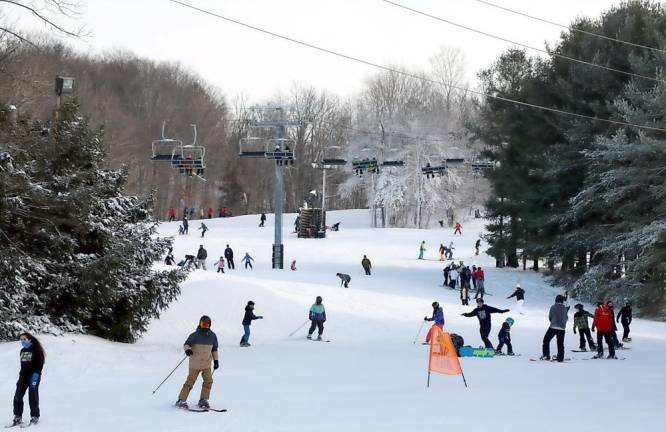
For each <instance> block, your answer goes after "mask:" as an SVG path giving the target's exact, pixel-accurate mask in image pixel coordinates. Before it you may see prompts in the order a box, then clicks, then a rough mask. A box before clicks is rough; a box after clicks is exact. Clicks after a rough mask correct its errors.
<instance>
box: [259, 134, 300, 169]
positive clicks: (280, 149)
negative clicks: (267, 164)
mask: <svg viewBox="0 0 666 432" xmlns="http://www.w3.org/2000/svg"><path fill="white" fill-rule="evenodd" d="M295 144H296V142H295V141H294V140H292V139H289V138H273V139H269V140H268V141H267V142H266V151H265V157H266V159H269V160H274V161H275V163H277V164H278V165H293V164H294V161H295V160H296V157H295V155H294V150H293V149H294V146H295Z"/></svg>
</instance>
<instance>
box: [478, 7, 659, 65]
mask: <svg viewBox="0 0 666 432" xmlns="http://www.w3.org/2000/svg"><path fill="white" fill-rule="evenodd" d="M474 1H476V2H478V3H482V4H484V5H487V6H490V7H494V8H497V9H501V10H503V11H506V12H509V13H512V14H515V15H520V16H523V17H526V18H530V19H533V20H536V21H540V22H543V23H546V24H550V25H554V26H556V27H560V28H563V29H566V30H569V31H572V32H575V33H581V34H585V35H588V36H594V37H598V38H600V39H604V40H608V41H612V42H617V43H621V44H624V45H629V46H632V47H635V48H643V49H646V50H651V51H655V52H659V53H662V54H666V50H663V49H661V48H656V47H652V46H648V45H642V44H639V43H634V42H629V41H626V40H622V39H618V38H614V37H610V36H605V35H602V34H599V33H594V32H591V31H587V30H583V29H579V28H576V27H572V26H568V25H564V24H560V23H558V22H555V21H551V20H548V19H545V18H540V17H537V16H534V15H530V14H527V13H525V12H520V11H517V10H515V9H509V8H508V7H505V6H501V5H498V4H495V3H491V2H489V1H485V0H474Z"/></svg>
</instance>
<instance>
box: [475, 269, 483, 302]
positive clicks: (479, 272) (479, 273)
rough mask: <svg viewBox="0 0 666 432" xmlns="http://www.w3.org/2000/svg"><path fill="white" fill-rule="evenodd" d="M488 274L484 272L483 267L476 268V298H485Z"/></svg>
mask: <svg viewBox="0 0 666 432" xmlns="http://www.w3.org/2000/svg"><path fill="white" fill-rule="evenodd" d="M485 284H486V274H485V273H484V272H483V269H482V268H481V267H477V268H476V294H474V298H475V299H477V298H480V299H483V296H484V295H485V294H486V285H485Z"/></svg>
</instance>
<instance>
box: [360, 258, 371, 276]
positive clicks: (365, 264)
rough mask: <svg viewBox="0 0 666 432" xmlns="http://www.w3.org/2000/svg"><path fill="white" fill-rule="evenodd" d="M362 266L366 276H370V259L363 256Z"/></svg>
mask: <svg viewBox="0 0 666 432" xmlns="http://www.w3.org/2000/svg"><path fill="white" fill-rule="evenodd" d="M361 266H362V267H363V270H365V275H366V276H370V269H371V268H372V263H371V262H370V260H369V259H368V257H367V256H366V255H363V259H362V260H361Z"/></svg>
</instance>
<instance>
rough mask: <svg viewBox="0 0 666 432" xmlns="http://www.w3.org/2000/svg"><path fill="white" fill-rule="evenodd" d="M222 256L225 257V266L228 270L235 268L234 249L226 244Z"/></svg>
mask: <svg viewBox="0 0 666 432" xmlns="http://www.w3.org/2000/svg"><path fill="white" fill-rule="evenodd" d="M224 257H225V258H226V259H227V267H229V270H236V266H235V265H234V251H233V250H232V249H231V248H230V247H229V245H227V248H226V249H225V250H224Z"/></svg>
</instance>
